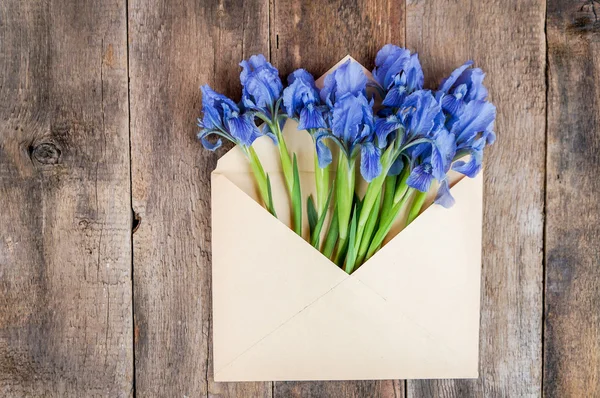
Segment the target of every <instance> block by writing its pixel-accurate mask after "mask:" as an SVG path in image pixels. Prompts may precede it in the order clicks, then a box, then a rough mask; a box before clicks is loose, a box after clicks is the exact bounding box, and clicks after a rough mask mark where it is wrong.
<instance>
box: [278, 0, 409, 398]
mask: <svg viewBox="0 0 600 398" xmlns="http://www.w3.org/2000/svg"><path fill="white" fill-rule="evenodd" d="M387 43H394V44H397V45H404V2H394V1H385V0H359V1H344V0H334V1H327V2H320V1H319V2H316V1H314V2H308V1H304V2H303V1H293V0H271V62H272V63H273V64H274V65H275V66H276V67H277V68H278V69H279V71H280V73H281V76H282V77H286V76H287V75H288V74H289V73H291V72H293V71H294V70H295V69H297V68H300V67H302V68H304V69H306V70H308V71H309V72H311V73H312V74H313V75H315V77H318V76H321V75H322V74H323V73H325V72H326V71H327V70H329V69H330V68H331V67H332V66H333V65H335V64H336V63H337V62H338V61H339V60H340V59H341V58H343V57H344V56H345V55H347V54H350V55H352V56H353V57H354V58H355V59H356V60H357V61H359V62H360V63H362V64H363V65H364V66H366V67H367V68H369V69H372V68H373V66H374V61H375V55H376V54H377V51H378V50H379V49H380V48H381V47H382V46H383V45H385V44H387ZM273 392H274V394H273V395H274V396H275V397H285V398H288V397H335V398H342V397H403V396H404V382H402V381H392V380H388V381H346V382H340V381H337V382H329V381H319V382H276V383H274V388H273Z"/></svg>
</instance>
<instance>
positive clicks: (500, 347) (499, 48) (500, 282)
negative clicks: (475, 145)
mask: <svg viewBox="0 0 600 398" xmlns="http://www.w3.org/2000/svg"><path fill="white" fill-rule="evenodd" d="M406 15H407V25H406V32H407V33H406V43H407V45H408V47H410V48H411V49H413V50H416V51H418V52H419V55H420V60H421V63H422V65H423V68H424V71H425V76H426V79H427V82H426V84H429V85H430V86H432V85H433V86H436V85H437V84H438V83H439V81H440V80H441V79H442V78H443V77H445V76H447V75H448V74H449V73H450V72H451V71H452V70H453V69H454V68H456V67H458V66H459V65H461V64H462V63H463V62H465V61H466V60H467V59H473V60H475V62H476V65H477V66H480V67H481V68H483V69H484V71H486V72H487V77H486V81H485V82H486V86H487V87H488V88H489V91H490V99H491V101H492V102H493V103H494V104H495V105H496V106H497V108H498V117H497V123H496V131H497V134H498V141H497V142H496V144H494V145H493V146H492V147H491V148H490V149H489V150H488V151H487V153H486V160H485V167H486V171H485V188H484V198H485V203H484V235H483V236H484V238H483V269H482V307H481V331H480V376H479V379H478V380H471V381H465V380H447V381H411V382H409V383H408V396H409V397H432V396H435V397H467V396H468V397H471V396H473V397H538V396H540V395H541V386H542V340H541V333H542V311H543V308H542V280H543V244H544V237H543V223H544V176H545V174H544V173H545V111H546V107H545V105H546V103H545V37H544V18H545V2H544V1H543V0H537V1H512V2H505V1H498V0H483V1H481V0H480V1H461V2H454V1H447V0H434V1H417V0H409V1H408V3H407V7H406Z"/></svg>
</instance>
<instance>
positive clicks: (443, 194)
mask: <svg viewBox="0 0 600 398" xmlns="http://www.w3.org/2000/svg"><path fill="white" fill-rule="evenodd" d="M454 202H455V201H454V198H453V197H452V194H451V193H450V186H449V185H448V180H447V179H444V180H443V181H442V183H441V184H440V187H439V189H438V192H437V195H436V197H435V203H436V204H438V205H441V206H443V207H445V208H446V209H449V208H450V207H452V206H454Z"/></svg>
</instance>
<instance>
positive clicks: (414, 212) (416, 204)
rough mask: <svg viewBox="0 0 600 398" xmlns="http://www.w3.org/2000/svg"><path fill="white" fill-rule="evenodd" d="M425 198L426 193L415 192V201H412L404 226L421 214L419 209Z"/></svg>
mask: <svg viewBox="0 0 600 398" xmlns="http://www.w3.org/2000/svg"><path fill="white" fill-rule="evenodd" d="M426 198H427V192H421V191H417V193H416V195H415V199H414V200H413V204H412V206H411V208H410V212H409V213H408V220H406V225H407V226H408V225H409V224H410V223H411V222H413V221H414V220H415V218H417V216H418V215H419V213H420V212H421V208H422V207H423V203H425V199H426Z"/></svg>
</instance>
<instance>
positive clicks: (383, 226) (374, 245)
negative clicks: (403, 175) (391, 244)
mask: <svg viewBox="0 0 600 398" xmlns="http://www.w3.org/2000/svg"><path fill="white" fill-rule="evenodd" d="M413 191H414V188H409V189H408V190H407V191H406V193H405V194H404V197H403V198H402V199H401V200H400V201H399V202H398V203H397V204H395V205H394V206H393V207H392V209H391V210H390V212H389V215H388V217H387V218H386V219H385V220H384V219H382V220H381V221H380V222H379V228H377V232H376V233H375V236H374V237H373V240H372V241H371V244H370V245H369V249H368V250H367V255H366V257H365V261H367V260H368V259H370V258H371V257H372V256H373V254H375V252H377V250H379V248H380V247H381V245H382V244H383V241H384V239H385V237H386V236H387V234H388V233H389V232H390V229H392V225H393V224H394V220H395V219H396V218H397V217H398V215H399V214H400V212H401V211H402V209H403V208H404V207H405V206H406V204H407V202H408V201H409V200H410V199H411V198H412V196H413V195H412V194H413Z"/></svg>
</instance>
